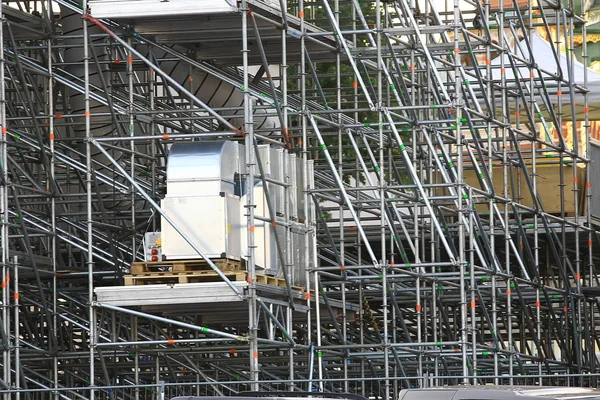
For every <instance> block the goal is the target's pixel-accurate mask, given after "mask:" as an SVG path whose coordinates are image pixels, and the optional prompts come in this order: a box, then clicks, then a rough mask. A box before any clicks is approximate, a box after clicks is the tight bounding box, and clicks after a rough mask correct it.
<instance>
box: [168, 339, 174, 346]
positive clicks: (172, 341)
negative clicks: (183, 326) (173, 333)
mask: <svg viewBox="0 0 600 400" xmlns="http://www.w3.org/2000/svg"><path fill="white" fill-rule="evenodd" d="M167 344H171V345H173V344H175V340H173V339H169V340H167Z"/></svg>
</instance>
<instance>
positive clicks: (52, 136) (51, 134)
mask: <svg viewBox="0 0 600 400" xmlns="http://www.w3.org/2000/svg"><path fill="white" fill-rule="evenodd" d="M48 138H49V139H50V140H54V133H52V132H50V134H49V135H48Z"/></svg>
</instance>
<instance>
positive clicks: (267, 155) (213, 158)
mask: <svg viewBox="0 0 600 400" xmlns="http://www.w3.org/2000/svg"><path fill="white" fill-rule="evenodd" d="M259 154H260V158H261V161H262V164H263V168H264V173H265V176H266V177H268V178H270V179H273V180H276V181H278V182H285V181H287V182H288V183H289V186H288V193H289V203H288V205H287V207H288V208H287V210H286V196H285V189H284V187H283V186H281V185H277V184H274V183H268V184H267V189H268V191H269V193H270V198H271V201H272V203H273V208H274V210H275V214H276V215H275V216H274V218H275V219H276V220H282V221H286V222H287V223H290V224H291V227H292V228H291V236H290V242H291V248H290V251H291V254H290V259H291V261H292V268H291V270H290V271H289V275H290V278H291V279H292V282H294V283H295V284H302V282H303V281H304V270H305V268H306V264H307V262H308V260H306V246H307V245H308V244H309V240H310V239H309V238H308V235H307V232H306V228H305V226H304V219H305V218H306V216H305V215H304V210H303V206H304V204H303V203H302V195H303V188H301V187H300V186H301V184H300V183H301V182H302V175H303V174H304V172H305V168H304V167H303V160H302V159H300V158H297V157H296V156H295V155H290V154H287V153H286V152H285V151H283V150H282V149H273V148H271V147H270V146H266V145H265V146H259ZM244 160H245V148H244V146H242V145H239V144H238V143H237V142H230V141H221V142H193V143H177V144H174V145H173V146H172V147H171V150H170V152H169V159H168V164H167V194H166V196H165V198H164V199H163V201H162V204H161V207H162V209H163V210H164V211H165V213H166V214H167V215H168V216H169V217H170V218H171V219H172V220H173V221H174V223H175V224H176V225H177V227H178V228H180V229H181V230H182V231H183V232H184V233H185V235H186V236H187V237H188V238H189V239H190V240H191V241H192V242H193V243H194V244H195V245H197V246H198V247H199V248H200V249H201V250H202V251H203V252H204V253H205V254H206V255H207V256H208V257H209V258H230V259H234V260H244V259H247V257H248V254H247V250H248V232H249V227H248V221H247V215H246V207H245V206H246V203H247V200H248V198H247V196H248V189H247V188H246V175H245V171H246V165H245V161H244ZM307 169H308V178H309V179H308V181H309V188H310V187H313V185H312V184H311V182H312V163H311V162H309V164H308V165H307ZM256 173H257V174H258V173H259V171H258V168H257V169H256ZM252 190H253V191H254V205H255V207H254V213H255V216H256V217H258V218H263V219H266V220H271V216H270V215H269V208H268V203H267V197H266V195H265V188H264V186H263V182H262V180H261V179H260V176H257V177H256V179H255V183H254V187H253V188H252ZM309 205H310V203H309ZM286 211H288V212H289V215H288V216H286ZM312 214H313V210H312V209H311V208H309V215H308V219H309V221H312V220H314V219H313V218H312ZM258 218H257V219H255V222H254V240H255V249H254V255H255V264H256V267H257V268H259V269H260V270H261V273H266V274H270V275H274V276H279V277H282V276H283V269H282V268H281V264H282V261H283V262H285V261H286V260H280V255H279V253H278V251H277V245H276V236H279V242H280V244H281V245H282V251H283V255H284V257H285V258H286V259H287V258H288V256H287V255H286V253H287V251H288V244H287V242H286V238H285V229H284V228H283V227H281V226H276V227H274V226H272V225H271V223H270V222H265V221H261V220H260V219H258ZM161 226H162V232H161V239H162V255H163V256H164V258H166V259H167V260H180V259H198V258H200V255H199V254H198V253H197V252H196V251H195V250H194V249H193V248H192V246H191V245H190V244H189V243H188V242H187V241H186V240H185V239H184V238H183V237H182V236H181V235H180V234H179V233H178V232H177V231H176V230H175V229H174V228H173V227H172V226H171V225H170V224H169V223H168V222H167V221H166V220H165V219H164V218H163V219H162V222H161ZM309 248H311V249H312V247H310V246H309Z"/></svg>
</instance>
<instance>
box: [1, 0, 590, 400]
mask: <svg viewBox="0 0 600 400" xmlns="http://www.w3.org/2000/svg"><path fill="white" fill-rule="evenodd" d="M573 1H577V2H579V3H584V2H583V1H581V0H571V1H564V2H562V3H561V2H555V1H550V0H539V1H537V2H525V3H523V2H521V1H517V0H510V1H509V0H506V1H504V0H502V1H492V0H483V1H478V0H477V1H473V2H470V1H469V2H467V3H468V4H470V5H471V7H470V8H468V9H465V8H464V7H462V5H463V2H462V1H459V0H447V1H433V0H397V1H382V0H374V1H358V0H310V1H309V0H298V1H297V2H295V1H291V0H279V2H276V4H275V3H268V4H267V3H266V2H264V1H262V0H241V1H240V2H238V5H237V6H238V8H239V12H237V13H233V14H227V15H222V16H220V15H218V16H211V18H207V19H202V18H204V17H202V16H197V17H177V16H169V15H164V16H161V18H159V19H158V20H148V19H139V20H137V19H133V20H119V19H116V20H108V19H107V20H98V19H96V18H94V16H93V14H90V13H89V12H88V10H89V7H88V6H89V5H88V1H86V0H84V1H82V2H81V1H80V2H77V1H73V0H57V1H2V2H0V14H1V15H2V19H1V21H2V27H3V29H1V30H0V43H2V46H3V53H2V54H3V56H2V57H1V58H0V83H1V85H0V125H1V126H2V139H1V140H0V154H1V167H2V179H1V180H0V199H1V201H0V203H1V205H0V213H1V219H2V225H1V231H0V233H1V235H0V236H1V243H0V244H1V249H2V250H1V251H2V296H1V301H0V305H1V309H2V314H1V315H0V318H1V323H0V351H1V352H2V361H1V365H2V376H1V377H0V378H1V380H0V395H1V396H3V398H5V399H9V398H10V399H13V398H17V399H18V398H24V399H38V398H39V399H47V398H56V399H58V398H82V399H96V398H99V399H104V398H106V399H109V398H110V399H129V398H135V399H138V398H153V399H154V398H155V399H163V398H169V396H173V395H177V394H182V395H184V394H198V395H199V394H207V395H228V394H234V393H238V392H241V391H248V390H252V391H272V390H288V391H289V390H302V391H307V390H308V391H312V390H316V391H331V392H337V391H343V392H354V393H359V394H362V395H366V396H369V397H372V398H382V399H385V400H387V399H391V398H396V397H397V395H398V392H399V390H400V389H402V388H407V387H426V386H439V385H445V384H463V383H464V384H535V385H583V386H587V385H594V386H597V384H598V373H599V371H598V368H599V367H600V366H599V363H598V358H597V348H598V346H599V345H600V341H599V339H600V338H599V337H598V334H597V330H596V324H597V321H598V320H599V319H600V310H599V308H598V307H599V303H598V301H597V298H596V295H597V294H598V292H597V287H598V286H600V283H599V281H598V275H597V274H596V269H595V266H596V264H597V263H598V259H599V258H600V252H599V251H598V248H599V246H600V244H599V243H598V240H599V237H598V234H597V233H596V231H595V228H594V226H593V223H592V219H591V216H590V211H589V207H588V206H587V204H590V201H592V199H591V193H592V192H591V184H592V182H590V176H589V169H588V168H587V166H588V164H589V163H590V160H589V157H588V153H587V142H588V138H589V136H590V135H589V132H588V131H589V121H590V119H595V118H594V117H593V114H594V110H595V108H594V105H593V104H588V100H587V89H586V87H587V77H586V78H585V79H584V82H575V78H574V72H573V71H574V62H575V61H574V60H575V51H574V45H573V33H574V31H575V30H581V31H582V32H583V37H584V40H583V45H582V46H583V49H582V51H581V53H582V54H583V57H584V58H583V60H582V61H583V62H584V63H585V54H586V50H585V42H586V41H585V24H584V22H585V15H584V14H582V15H575V14H574V13H573V12H572V10H573V9H574V4H573ZM583 8H584V7H583V4H581V9H583ZM198 21H201V23H200V22H198ZM536 32H537V33H540V34H542V35H544V36H545V37H547V38H549V42H550V45H551V47H552V49H553V54H554V57H555V58H556V61H557V65H558V64H559V62H558V60H559V57H560V56H559V55H560V54H561V52H564V51H565V49H566V59H567V62H566V66H562V67H558V71H546V70H543V69H542V68H541V67H540V61H541V60H536V59H535V57H534V56H532V54H535V52H534V50H535V49H533V48H532V43H533V42H532V37H533V35H534V34H535V33H536ZM498 59H499V60H502V62H501V63H500V64H495V63H494V62H493V61H494V60H498ZM580 61H581V60H580ZM182 71H183V72H182ZM198 76H200V77H203V78H202V79H203V80H201V81H200V82H198V79H194V78H195V77H198ZM182 77H183V79H181V78H182ZM206 77H210V78H206ZM206 79H216V81H217V82H218V86H217V87H216V88H213V90H212V92H211V91H209V90H208V89H207V88H206V86H203V85H204V83H205V81H206ZM219 90H220V91H228V92H227V93H229V97H228V98H227V99H229V98H231V96H232V95H233V93H241V97H242V98H243V101H242V102H241V104H240V103H238V104H231V103H228V102H227V101H228V100H226V101H223V102H221V103H220V104H218V103H217V102H216V100H215V94H216V93H219ZM217 97H220V96H217ZM226 97H227V96H226ZM590 110H591V111H590ZM567 122H568V123H570V124H567ZM567 125H568V126H569V127H570V128H569V129H565V128H564V127H565V126H567ZM215 138H220V139H223V138H227V139H230V140H238V141H240V142H243V143H244V144H245V149H246V157H245V160H246V164H247V171H248V174H247V176H245V179H246V182H247V186H248V187H252V185H253V182H254V181H255V180H256V179H262V180H263V182H264V183H265V186H267V183H268V184H269V185H271V186H270V187H282V188H283V190H284V192H285V196H284V197H285V198H286V199H287V200H286V209H287V210H288V211H289V210H290V207H292V206H293V205H291V204H290V201H289V199H290V195H289V192H290V191H291V190H292V189H291V183H290V182H291V179H292V174H293V171H284V174H283V176H284V178H283V180H281V181H278V180H275V179H272V178H269V177H267V176H266V173H265V165H264V163H263V161H262V160H261V159H260V153H259V152H257V151H255V149H257V146H258V145H259V144H265V143H268V144H270V145H272V146H279V147H281V148H284V149H285V151H288V152H292V153H295V154H297V156H298V157H301V158H303V159H304V161H305V165H307V164H308V161H311V162H312V163H313V165H314V175H309V173H308V169H307V170H305V171H303V173H302V174H300V175H299V176H301V182H299V185H301V189H302V192H303V199H302V201H303V205H304V213H303V218H299V219H297V220H294V219H293V218H291V217H290V213H289V212H286V213H285V214H286V215H275V213H274V212H271V213H270V217H269V218H263V219H264V220H261V219H260V218H258V217H257V216H256V215H255V206H256V204H255V201H256V200H255V199H254V198H253V195H249V196H248V203H247V204H246V214H245V215H246V218H247V221H246V222H247V227H248V229H249V232H248V259H247V260H246V268H247V273H248V278H249V279H248V281H246V282H237V281H230V280H228V279H227V277H226V276H224V275H223V274H221V277H222V278H223V282H219V283H214V284H204V283H192V284H178V285H175V286H173V287H169V286H168V285H163V286H160V287H154V288H150V287H145V286H133V287H131V286H121V285H122V278H123V274H125V273H127V272H128V269H129V266H130V263H131V262H132V261H134V260H135V259H139V258H140V257H141V256H142V254H141V250H140V243H141V239H142V237H143V234H144V233H145V232H147V231H155V230H159V228H160V216H161V215H163V217H165V214H164V212H163V211H162V210H161V209H160V206H159V204H158V203H159V200H160V198H161V196H162V194H163V193H164V184H165V162H166V155H167V152H168V146H169V144H171V143H173V142H176V141H177V142H180V141H196V140H213V139H215ZM548 169H549V170H550V171H551V172H550V175H548V174H547V173H546V175H544V174H545V172H544V171H545V170H548ZM549 179H550V180H552V179H554V182H555V184H554V186H550V187H551V188H552V189H549V186H548V185H547V182H548V180H549ZM549 190H550V191H554V193H550V194H552V195H554V194H555V195H556V196H555V198H556V199H558V200H557V201H554V202H553V203H552V204H545V203H547V202H548V200H550V201H552V196H548V194H549V193H548V191H549ZM266 196H267V199H268V198H269V193H268V190H267V193H266ZM596 201H597V199H596ZM269 208H271V207H270V206H269ZM165 218H166V219H167V220H168V215H167V216H166V217H165ZM291 222H294V223H299V224H302V225H303V231H302V232H303V234H304V235H305V236H306V237H307V238H308V239H309V240H307V241H306V243H307V244H306V246H305V248H304V250H303V251H304V259H306V265H305V268H304V269H305V271H306V276H305V279H304V283H303V285H304V287H303V288H298V287H295V286H293V285H292V282H291V281H290V277H289V268H290V267H291V265H292V257H293V256H294V255H293V254H292V252H291V247H290V236H291V229H292V223H291ZM264 223H271V224H273V225H274V226H278V227H281V228H282V230H283V231H285V235H284V238H285V240H283V242H282V243H279V242H278V243H277V246H278V250H279V251H280V255H282V257H280V260H283V261H284V262H282V271H284V275H283V277H284V278H285V280H286V287H285V288H281V287H275V286H271V285H268V284H264V283H260V282H257V279H256V276H257V271H256V268H255V263H254V256H253V252H254V246H255V243H254V238H253V232H254V226H255V225H256V224H264ZM174 227H175V229H176V230H177V229H178V228H177V227H176V226H174ZM190 244H192V245H193V247H194V248H195V249H196V250H197V251H198V253H199V257H200V256H202V254H203V253H202V249H201V248H200V247H198V246H197V245H195V244H193V243H190ZM210 264H211V267H212V268H213V269H214V270H215V271H219V269H218V267H217V266H216V265H214V264H213V263H212V262H210ZM168 296H171V297H169V300H168V301H167V300H166V298H167V297H168Z"/></svg>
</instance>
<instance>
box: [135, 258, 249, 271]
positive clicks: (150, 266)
mask: <svg viewBox="0 0 600 400" xmlns="http://www.w3.org/2000/svg"><path fill="white" fill-rule="evenodd" d="M211 261H212V262H213V263H214V264H215V265H216V266H217V267H218V268H219V269H220V270H221V271H240V270H242V262H241V261H238V260H230V259H227V258H219V259H214V260H211ZM193 271H212V268H211V267H210V265H208V263H207V262H206V261H205V260H173V261H136V262H134V263H132V264H131V274H132V275H138V274H145V273H149V272H172V273H174V272H193Z"/></svg>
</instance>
